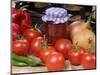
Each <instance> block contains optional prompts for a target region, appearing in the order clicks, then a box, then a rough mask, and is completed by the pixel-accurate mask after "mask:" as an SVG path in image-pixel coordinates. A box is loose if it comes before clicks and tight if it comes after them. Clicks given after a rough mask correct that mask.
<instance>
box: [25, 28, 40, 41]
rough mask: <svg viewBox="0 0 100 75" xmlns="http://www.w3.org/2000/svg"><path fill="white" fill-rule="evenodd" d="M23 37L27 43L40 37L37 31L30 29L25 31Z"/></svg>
mask: <svg viewBox="0 0 100 75" xmlns="http://www.w3.org/2000/svg"><path fill="white" fill-rule="evenodd" d="M24 36H25V38H26V39H27V40H28V41H29V42H31V41H32V39H34V38H36V37H39V36H41V32H40V31H39V30H35V29H33V28H30V29H27V30H25V32H24Z"/></svg>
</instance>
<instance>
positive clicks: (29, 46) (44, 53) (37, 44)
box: [12, 11, 96, 71]
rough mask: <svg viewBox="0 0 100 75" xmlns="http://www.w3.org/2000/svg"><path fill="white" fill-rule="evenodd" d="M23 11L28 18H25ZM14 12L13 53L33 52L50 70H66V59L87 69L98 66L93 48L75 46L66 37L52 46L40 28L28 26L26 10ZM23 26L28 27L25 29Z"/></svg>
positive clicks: (23, 54)
mask: <svg viewBox="0 0 100 75" xmlns="http://www.w3.org/2000/svg"><path fill="white" fill-rule="evenodd" d="M22 13H24V18H26V19H24V18H23V15H22ZM14 14H15V15H14V16H13V23H12V52H13V53H15V54H17V55H19V56H28V55H29V54H31V55H33V56H36V57H39V58H40V59H41V60H42V61H43V62H44V63H45V64H46V67H47V69H48V71H60V70H64V69H65V61H66V60H69V61H70V63H71V64H72V65H82V66H83V67H84V68H85V69H93V68H95V67H96V56H95V52H93V51H92V50H85V49H84V48H82V47H79V46H73V45H72V43H71V41H70V40H68V39H64V38H62V39H59V40H57V41H56V42H55V44H54V45H52V46H50V45H48V43H47V39H46V37H42V36H43V35H42V33H41V31H40V30H39V29H37V28H32V27H31V26H27V25H28V24H29V23H30V22H28V21H29V20H28V19H29V17H28V15H27V16H26V17H25V15H26V12H21V13H19V12H18V11H17V12H14ZM19 14H20V15H19ZM18 21H19V22H18ZM25 22H26V23H25ZM26 24H27V25H26ZM23 27H26V28H24V29H23Z"/></svg>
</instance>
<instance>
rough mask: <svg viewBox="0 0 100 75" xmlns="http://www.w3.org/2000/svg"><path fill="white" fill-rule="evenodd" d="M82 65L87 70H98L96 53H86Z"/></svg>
mask: <svg viewBox="0 0 100 75" xmlns="http://www.w3.org/2000/svg"><path fill="white" fill-rule="evenodd" d="M81 65H82V66H83V67H84V68H85V69H93V68H96V56H95V53H89V52H85V53H84V54H83V56H82V58H81Z"/></svg>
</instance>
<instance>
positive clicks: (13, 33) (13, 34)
mask: <svg viewBox="0 0 100 75" xmlns="http://www.w3.org/2000/svg"><path fill="white" fill-rule="evenodd" d="M17 35H18V34H17V33H16V32H15V31H12V40H13V41H14V40H16V39H17Z"/></svg>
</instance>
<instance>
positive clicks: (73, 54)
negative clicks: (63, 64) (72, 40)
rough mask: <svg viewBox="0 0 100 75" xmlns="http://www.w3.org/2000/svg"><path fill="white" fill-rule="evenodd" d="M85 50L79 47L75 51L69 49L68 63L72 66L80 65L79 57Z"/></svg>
mask: <svg viewBox="0 0 100 75" xmlns="http://www.w3.org/2000/svg"><path fill="white" fill-rule="evenodd" d="M84 51H85V49H83V48H81V47H79V48H77V49H74V48H70V49H69V52H68V56H69V61H70V63H71V64H72V65H80V64H81V56H82V55H83V53H84Z"/></svg>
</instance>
